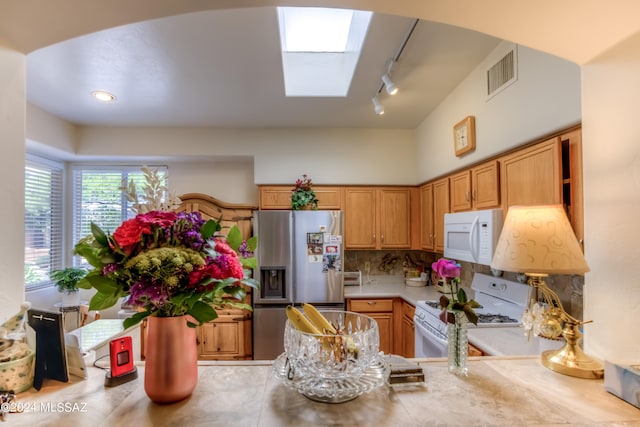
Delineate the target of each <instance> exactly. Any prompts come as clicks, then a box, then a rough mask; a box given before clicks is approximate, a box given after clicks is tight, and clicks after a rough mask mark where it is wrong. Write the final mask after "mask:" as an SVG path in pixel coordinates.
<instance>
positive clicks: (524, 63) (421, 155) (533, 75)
mask: <svg viewBox="0 0 640 427" xmlns="http://www.w3.org/2000/svg"><path fill="white" fill-rule="evenodd" d="M511 46H512V44H511V43H507V42H502V43H501V44H500V45H498V47H497V48H496V49H495V50H494V51H493V52H492V53H491V54H490V55H489V56H488V57H487V58H486V60H485V61H483V62H482V63H481V64H480V65H478V67H476V69H475V70H474V71H473V72H472V73H471V74H469V76H468V77H467V78H466V79H465V80H464V81H463V82H462V83H461V84H460V85H459V86H458V87H457V88H456V89H455V90H454V91H453V92H452V93H451V94H450V95H449V96H448V97H447V98H446V99H445V100H444V101H443V102H442V103H441V104H440V105H439V106H438V108H437V109H436V110H434V111H433V112H432V113H431V114H430V115H429V116H428V117H427V118H426V119H425V120H424V121H423V122H422V123H421V124H420V126H418V128H417V154H418V177H419V181H420V182H424V181H427V180H429V179H432V178H435V177H437V176H439V175H443V174H445V173H448V172H451V171H452V170H455V169H458V168H462V167H464V166H466V165H469V164H472V163H476V162H478V161H480V160H483V159H485V158H487V157H490V156H491V155H494V154H496V153H499V152H501V151H505V150H507V149H509V148H512V147H515V146H518V145H520V144H523V143H525V142H529V141H533V140H535V139H537V138H540V137H542V136H544V135H546V134H548V133H551V132H553V131H556V130H560V129H563V128H567V127H569V126H571V125H573V124H576V123H579V122H580V118H581V109H580V67H578V66H577V65H576V64H574V63H571V62H568V61H565V60H563V59H560V58H557V57H554V56H551V55H548V54H545V53H542V52H539V51H536V50H533V49H529V48H526V47H523V46H518V47H517V52H518V64H519V65H518V80H517V81H516V82H515V83H513V84H511V85H510V86H509V87H507V88H506V89H504V90H503V91H502V92H500V93H498V94H497V95H495V96H494V97H493V98H491V99H490V100H488V101H487V99H486V96H485V86H486V83H485V79H486V77H485V70H486V68H487V67H488V66H491V65H493V64H494V63H495V62H497V61H498V60H499V59H500V58H502V57H503V56H504V55H505V54H506V53H507V51H508V48H509V47H511ZM469 115H471V116H475V123H476V149H475V151H473V152H470V153H468V154H465V155H463V156H461V157H456V156H455V154H454V149H453V125H454V124H455V123H457V122H459V121H460V120H462V119H463V118H464V117H466V116H469Z"/></svg>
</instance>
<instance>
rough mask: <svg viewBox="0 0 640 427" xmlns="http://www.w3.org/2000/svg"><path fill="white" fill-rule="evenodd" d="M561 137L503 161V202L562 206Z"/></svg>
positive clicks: (506, 206) (505, 203)
mask: <svg viewBox="0 0 640 427" xmlns="http://www.w3.org/2000/svg"><path fill="white" fill-rule="evenodd" d="M560 158H561V152H560V138H559V137H555V138H552V139H549V140H547V141H545V142H542V143H540V144H536V145H534V146H532V147H530V148H526V149H524V150H520V151H518V152H517V153H513V154H511V155H507V156H505V157H504V158H503V159H502V162H501V163H502V165H501V168H500V177H501V180H502V203H503V207H504V209H505V213H506V212H507V210H508V208H509V206H514V205H551V204H559V203H562V195H561V184H562V183H561V180H560Z"/></svg>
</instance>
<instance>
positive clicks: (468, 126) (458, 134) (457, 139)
mask: <svg viewBox="0 0 640 427" xmlns="http://www.w3.org/2000/svg"><path fill="white" fill-rule="evenodd" d="M453 148H454V150H455V153H456V156H461V155H463V154H465V153H468V152H469V151H472V150H475V148H476V120H475V117H473V116H467V117H465V118H464V119H462V120H460V121H459V122H458V123H456V124H455V125H454V126H453Z"/></svg>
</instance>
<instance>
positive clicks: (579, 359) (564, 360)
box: [541, 323, 604, 379]
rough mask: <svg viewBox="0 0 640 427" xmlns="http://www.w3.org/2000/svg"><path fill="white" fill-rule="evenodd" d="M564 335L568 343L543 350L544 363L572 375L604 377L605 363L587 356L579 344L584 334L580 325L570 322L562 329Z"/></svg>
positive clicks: (559, 371) (550, 367)
mask: <svg viewBox="0 0 640 427" xmlns="http://www.w3.org/2000/svg"><path fill="white" fill-rule="evenodd" d="M562 335H563V336H564V338H565V340H566V341H567V342H566V344H565V345H564V347H562V348H561V349H559V350H548V351H544V352H542V355H541V361H542V365H543V366H545V367H547V368H549V369H551V370H552V371H555V372H558V373H561V374H564V375H569V376H572V377H578V378H586V379H600V378H604V365H603V364H602V363H601V362H600V361H598V360H595V359H593V358H591V357H589V356H587V355H586V354H585V353H584V352H583V351H582V349H581V348H580V346H578V341H579V340H580V337H581V336H582V334H581V333H580V331H579V330H578V325H576V324H572V323H568V324H567V325H566V326H565V328H564V330H563V331H562Z"/></svg>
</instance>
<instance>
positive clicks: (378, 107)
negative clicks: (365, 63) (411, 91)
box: [371, 19, 420, 116]
mask: <svg viewBox="0 0 640 427" xmlns="http://www.w3.org/2000/svg"><path fill="white" fill-rule="evenodd" d="M418 22H420V20H419V19H416V20H415V21H414V22H413V24H412V25H411V27H410V28H409V31H408V32H407V35H406V36H405V38H404V40H403V42H402V45H400V48H399V49H398V52H397V53H396V54H395V56H394V57H393V58H391V59H389V60H388V61H387V66H386V70H385V73H384V74H383V75H382V77H381V80H382V81H379V85H378V90H377V91H376V93H375V95H374V97H373V98H371V101H372V102H373V109H374V111H375V112H376V114H377V115H379V116H380V115H382V114H384V105H382V104H381V103H380V101H379V100H378V95H380V94H381V93H382V88H383V87H384V88H385V89H386V90H387V93H388V94H389V95H395V94H396V93H398V86H397V85H396V84H395V83H394V82H393V81H391V69H392V68H393V66H394V64H395V63H396V62H398V59H400V55H402V51H403V50H404V48H405V47H406V46H407V42H408V41H409V38H411V35H412V34H413V30H415V28H416V26H417V25H418Z"/></svg>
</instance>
